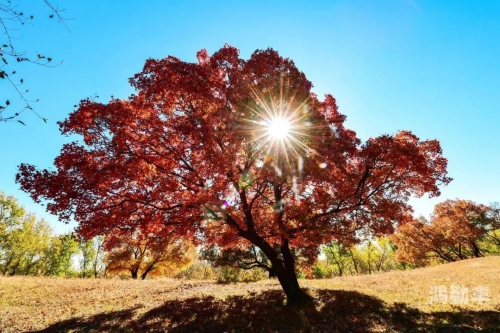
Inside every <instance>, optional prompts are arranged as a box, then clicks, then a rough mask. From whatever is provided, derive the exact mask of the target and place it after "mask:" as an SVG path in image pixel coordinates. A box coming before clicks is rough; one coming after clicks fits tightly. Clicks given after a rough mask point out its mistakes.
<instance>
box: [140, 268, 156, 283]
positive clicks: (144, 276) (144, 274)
mask: <svg viewBox="0 0 500 333" xmlns="http://www.w3.org/2000/svg"><path fill="white" fill-rule="evenodd" d="M153 267H154V264H151V265H149V266H148V268H146V270H145V271H144V272H143V273H142V274H141V280H144V279H145V278H146V275H148V273H149V272H151V270H152V269H153Z"/></svg>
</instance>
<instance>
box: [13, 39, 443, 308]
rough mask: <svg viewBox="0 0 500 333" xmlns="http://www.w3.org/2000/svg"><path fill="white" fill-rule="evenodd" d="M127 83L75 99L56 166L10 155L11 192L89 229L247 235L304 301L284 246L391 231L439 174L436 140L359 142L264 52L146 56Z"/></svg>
mask: <svg viewBox="0 0 500 333" xmlns="http://www.w3.org/2000/svg"><path fill="white" fill-rule="evenodd" d="M130 83H131V84H132V86H133V87H134V88H135V89H136V90H137V93H136V94H135V95H132V96H130V98H129V99H128V100H118V99H112V100H111V101H110V102H109V103H107V104H101V103H97V102H94V101H91V100H83V101H82V102H81V103H80V105H79V107H78V109H77V110H76V111H74V112H73V113H72V114H70V116H69V118H68V119H66V120H65V121H63V122H61V123H60V128H61V132H62V134H65V135H77V136H80V137H82V138H83V142H73V143H70V144H66V145H64V146H63V148H62V151H61V154H60V155H59V157H57V158H56V160H55V167H56V169H55V171H49V170H38V169H36V168H35V167H34V166H32V165H28V164H22V165H21V166H20V168H19V173H18V175H17V181H18V182H19V183H20V184H21V187H22V189H23V190H24V191H26V192H28V193H30V194H31V196H32V198H33V199H34V200H35V201H40V200H42V199H43V200H48V201H49V204H48V205H47V209H48V210H49V211H50V212H52V213H54V214H58V215H59V217H60V218H61V219H62V220H69V219H70V218H74V220H75V221H77V222H78V224H79V232H80V233H82V234H84V235H87V236H89V237H90V236H92V235H95V234H99V233H106V232H108V231H109V230H113V229H114V228H137V227H139V226H142V225H161V226H162V228H163V230H168V229H169V228H176V232H177V234H178V235H182V236H183V237H187V238H191V239H195V238H198V239H202V240H203V242H204V244H207V245H213V244H217V245H218V246H220V247H222V248H246V247H248V246H249V245H251V244H254V245H256V246H257V247H259V248H260V249H261V250H262V251H263V253H265V255H266V256H267V257H268V259H269V261H270V262H271V264H272V269H273V270H274V272H275V274H276V276H277V278H278V279H279V281H280V283H281V285H282V286H283V288H284V291H285V293H286V295H287V298H288V300H289V302H292V303H293V302H300V301H302V300H304V299H307V296H306V295H305V294H304V293H303V292H302V291H301V290H300V288H299V286H298V282H297V278H296V273H295V263H294V259H293V255H292V253H297V254H300V255H301V256H303V257H309V258H314V257H315V256H316V254H317V249H318V246H319V245H320V244H323V243H327V242H329V241H330V240H332V238H338V239H340V238H342V239H344V240H346V241H348V240H350V241H355V240H356V234H357V232H359V231H362V230H369V231H371V232H372V233H374V234H376V235H379V234H386V233H392V232H393V231H394V227H395V226H396V225H397V224H399V223H401V222H405V221H409V220H410V219H411V211H412V210H411V207H410V206H409V205H408V203H407V201H408V199H409V197H410V196H411V195H414V196H417V197H418V196H422V195H424V194H426V193H427V194H429V195H430V196H431V197H432V196H437V195H439V194H440V192H439V186H440V185H446V184H448V183H449V182H450V180H451V179H450V178H449V177H447V172H446V166H447V161H446V159H445V158H444V157H442V153H441V148H440V145H439V142H438V141H436V140H427V141H421V140H420V139H419V138H418V137H416V136H415V135H413V134H412V133H410V132H408V131H402V132H399V133H397V134H396V135H393V136H391V135H383V136H380V137H376V138H370V139H369V140H368V141H367V142H365V143H361V141H360V140H359V139H358V138H357V137H356V133H355V132H354V131H351V130H349V129H346V128H345V127H344V125H343V123H344V121H345V116H344V115H342V114H340V113H339V112H338V108H337V105H336V101H335V99H334V98H333V97H332V96H331V95H326V96H325V98H324V100H323V101H321V100H319V99H318V98H317V96H316V95H314V94H313V93H312V92H311V87H312V84H311V82H310V81H308V80H307V79H306V77H305V75H304V74H303V73H302V72H300V71H299V70H298V69H297V68H296V67H295V65H294V63H293V62H292V61H291V60H290V59H285V58H283V57H281V56H279V54H278V53H277V52H276V51H274V50H272V49H267V50H257V51H256V52H254V53H253V54H252V56H251V57H250V59H248V60H244V59H241V58H239V53H238V50H237V49H235V48H233V47H230V46H227V45H226V46H225V47H223V48H222V49H220V50H219V51H217V52H216V53H214V54H213V55H212V56H209V55H208V54H207V52H206V51H205V50H202V51H200V52H198V63H188V62H184V61H181V60H179V59H177V58H175V57H167V58H165V59H161V60H153V59H149V60H147V61H146V64H145V66H144V69H143V71H142V72H141V73H139V74H136V75H135V76H134V77H133V78H132V79H130ZM269 112H271V113H280V114H285V115H286V116H287V117H288V116H289V117H290V118H291V119H292V120H291V122H293V126H292V130H293V132H292V133H290V134H289V137H288V139H286V140H285V139H282V140H278V139H276V140H271V139H270V138H269V136H266V135H265V134H264V135H262V126H263V125H262V119H264V121H269V118H272V117H273V116H271V117H269V114H267V116H266V113H269ZM263 115H264V116H263ZM266 117H267V118H266Z"/></svg>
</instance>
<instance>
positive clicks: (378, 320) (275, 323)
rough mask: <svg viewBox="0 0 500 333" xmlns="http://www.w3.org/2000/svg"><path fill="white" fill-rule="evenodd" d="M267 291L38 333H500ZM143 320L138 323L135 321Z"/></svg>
mask: <svg viewBox="0 0 500 333" xmlns="http://www.w3.org/2000/svg"><path fill="white" fill-rule="evenodd" d="M283 299H284V298H283V293H282V292H281V291H279V290H271V291H266V292H263V293H261V294H256V295H253V296H249V297H245V296H232V297H228V298H227V299H226V300H220V299H216V298H214V297H211V296H207V297H201V298H190V299H186V300H172V301H167V302H165V304H163V305H161V306H159V307H157V308H154V309H151V310H149V311H147V312H145V313H143V314H141V315H138V316H134V314H135V310H134V309H130V310H124V311H119V312H114V313H109V314H106V315H105V314H99V315H96V316H94V317H91V318H87V319H82V318H75V319H70V320H66V321H63V322H59V323H56V324H54V325H52V326H50V327H48V328H46V329H44V330H41V331H38V332H67V331H72V332H175V333H180V332H499V331H500V312H498V311H465V310H464V311H462V312H434V313H425V312H421V311H420V310H418V309H414V308H410V307H408V306H407V305H405V304H402V303H398V304H394V305H388V304H386V303H384V302H383V301H381V300H380V299H378V298H376V297H373V296H368V295H365V294H361V293H358V292H355V291H340V290H319V291H318V292H317V294H316V299H317V300H318V301H319V302H318V303H315V304H310V305H308V306H305V307H301V308H296V307H290V306H286V305H284V302H283ZM134 317H137V318H134Z"/></svg>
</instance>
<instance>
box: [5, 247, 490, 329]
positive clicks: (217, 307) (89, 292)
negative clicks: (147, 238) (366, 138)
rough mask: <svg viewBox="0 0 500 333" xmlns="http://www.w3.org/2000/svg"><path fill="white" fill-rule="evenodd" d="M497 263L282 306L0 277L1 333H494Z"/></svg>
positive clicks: (258, 293)
mask: <svg viewBox="0 0 500 333" xmlns="http://www.w3.org/2000/svg"><path fill="white" fill-rule="evenodd" d="M499 282H500V257H486V258H479V259H470V260H464V261H461V262H456V263H451V264H445V265H441V266H435V267H429V268H422V269H417V270H412V271H403V272H389V273H383V274H376V275H369V276H354V277H352V276H346V277H338V278H334V279H328V280H301V285H302V286H303V287H304V288H307V289H308V290H309V293H311V294H312V295H313V296H314V297H315V298H316V300H317V301H316V302H315V303H314V304H312V305H309V306H307V307H304V308H300V309H297V308H291V307H287V306H286V305H285V302H284V297H283V294H282V292H281V289H280V287H279V285H278V283H277V281H274V280H266V281H260V282H255V283H238V284H230V285H220V284H216V283H213V282H207V281H180V280H167V279H160V280H146V281H125V280H80V279H64V278H43V277H11V278H6V277H1V278H0V331H1V332H5V333H8V332H22V331H30V332H136V331H137V332H139V331H140V332H149V331H168V332H477V331H479V330H480V331H482V332H500V283H499Z"/></svg>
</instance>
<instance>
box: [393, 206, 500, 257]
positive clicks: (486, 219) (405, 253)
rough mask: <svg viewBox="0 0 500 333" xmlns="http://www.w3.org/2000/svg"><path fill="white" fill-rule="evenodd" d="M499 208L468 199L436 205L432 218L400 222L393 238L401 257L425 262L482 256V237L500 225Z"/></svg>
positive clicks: (398, 254)
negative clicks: (428, 220)
mask: <svg viewBox="0 0 500 333" xmlns="http://www.w3.org/2000/svg"><path fill="white" fill-rule="evenodd" d="M499 223H500V221H499V216H498V212H497V210H496V209H495V208H494V207H492V206H487V205H482V204H478V203H475V202H472V201H468V200H446V201H445V202H442V203H439V204H437V205H436V206H435V208H434V212H433V214H432V216H431V220H430V222H427V221H426V220H425V219H424V218H420V219H416V220H414V221H411V222H409V223H407V224H405V225H402V226H400V228H399V230H398V232H397V233H396V234H394V235H393V236H392V239H393V241H394V243H395V244H396V246H397V247H398V250H397V252H396V256H397V258H398V260H400V261H404V262H408V263H412V264H416V265H419V266H421V265H426V264H428V263H429V259H432V258H437V259H438V260H442V261H447V262H451V261H457V260H462V259H467V258H471V257H481V256H483V254H482V253H481V249H480V246H479V241H480V240H481V239H483V238H484V237H486V235H488V233H489V232H491V231H494V230H496V229H498V228H499V227H500V225H499Z"/></svg>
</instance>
